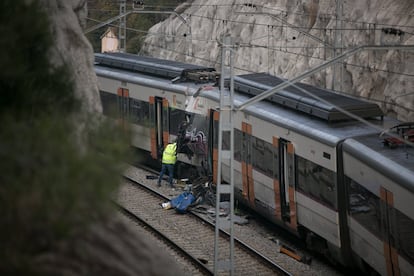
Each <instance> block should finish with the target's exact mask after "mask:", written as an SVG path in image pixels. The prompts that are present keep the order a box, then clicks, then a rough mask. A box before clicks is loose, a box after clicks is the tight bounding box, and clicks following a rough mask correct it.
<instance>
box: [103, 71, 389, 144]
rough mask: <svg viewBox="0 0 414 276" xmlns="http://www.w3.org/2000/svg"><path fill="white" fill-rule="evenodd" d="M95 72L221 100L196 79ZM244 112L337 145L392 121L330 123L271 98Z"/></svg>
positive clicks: (242, 97)
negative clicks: (177, 80) (176, 79)
mask: <svg viewBox="0 0 414 276" xmlns="http://www.w3.org/2000/svg"><path fill="white" fill-rule="evenodd" d="M95 71H96V73H97V74H98V75H99V76H103V77H106V78H112V79H116V80H120V81H125V82H129V83H136V84H140V85H146V86H149V87H154V88H158V89H163V90H167V91H173V92H175V93H180V94H185V95H194V94H195V93H198V94H199V95H200V96H203V97H206V98H209V99H211V100H213V101H216V102H219V101H220V92H219V89H218V87H213V89H209V90H202V91H198V89H199V88H200V87H201V85H200V84H197V83H195V82H194V81H186V82H185V81H183V82H180V83H173V82H172V81H171V79H167V78H162V77H159V76H156V75H148V74H143V73H140V72H136V71H133V70H128V69H123V68H114V67H107V66H102V65H101V64H95ZM249 98H251V96H250V95H247V94H244V93H235V97H234V104H235V105H236V106H237V105H240V104H242V103H244V102H246V101H247V100H248V99H249ZM243 112H245V113H247V114H251V115H252V116H255V117H258V118H260V119H262V120H265V121H268V122H270V123H274V124H278V125H280V126H281V127H285V128H287V129H291V130H293V131H295V132H297V133H300V134H302V135H305V136H308V137H310V138H312V139H315V140H318V141H321V142H323V143H325V144H327V145H330V146H336V145H337V144H338V143H339V142H340V141H342V140H344V139H346V138H349V137H353V136H358V135H366V134H368V133H379V132H380V131H379V130H378V129H379V128H383V127H384V125H385V124H388V121H387V120H388V118H385V119H384V120H380V119H378V118H373V119H369V121H370V123H371V124H372V125H376V126H377V127H378V129H375V128H372V127H369V126H367V125H366V124H364V123H361V122H359V121H350V120H348V121H338V122H335V123H330V122H329V121H326V120H322V119H320V118H318V117H314V116H309V114H305V113H302V112H299V111H298V110H295V109H290V108H286V107H283V106H280V105H277V104H275V103H272V102H268V101H260V102H257V103H255V104H254V105H251V106H248V107H247V108H246V109H244V110H243ZM392 124H394V123H392ZM390 125H391V124H390Z"/></svg>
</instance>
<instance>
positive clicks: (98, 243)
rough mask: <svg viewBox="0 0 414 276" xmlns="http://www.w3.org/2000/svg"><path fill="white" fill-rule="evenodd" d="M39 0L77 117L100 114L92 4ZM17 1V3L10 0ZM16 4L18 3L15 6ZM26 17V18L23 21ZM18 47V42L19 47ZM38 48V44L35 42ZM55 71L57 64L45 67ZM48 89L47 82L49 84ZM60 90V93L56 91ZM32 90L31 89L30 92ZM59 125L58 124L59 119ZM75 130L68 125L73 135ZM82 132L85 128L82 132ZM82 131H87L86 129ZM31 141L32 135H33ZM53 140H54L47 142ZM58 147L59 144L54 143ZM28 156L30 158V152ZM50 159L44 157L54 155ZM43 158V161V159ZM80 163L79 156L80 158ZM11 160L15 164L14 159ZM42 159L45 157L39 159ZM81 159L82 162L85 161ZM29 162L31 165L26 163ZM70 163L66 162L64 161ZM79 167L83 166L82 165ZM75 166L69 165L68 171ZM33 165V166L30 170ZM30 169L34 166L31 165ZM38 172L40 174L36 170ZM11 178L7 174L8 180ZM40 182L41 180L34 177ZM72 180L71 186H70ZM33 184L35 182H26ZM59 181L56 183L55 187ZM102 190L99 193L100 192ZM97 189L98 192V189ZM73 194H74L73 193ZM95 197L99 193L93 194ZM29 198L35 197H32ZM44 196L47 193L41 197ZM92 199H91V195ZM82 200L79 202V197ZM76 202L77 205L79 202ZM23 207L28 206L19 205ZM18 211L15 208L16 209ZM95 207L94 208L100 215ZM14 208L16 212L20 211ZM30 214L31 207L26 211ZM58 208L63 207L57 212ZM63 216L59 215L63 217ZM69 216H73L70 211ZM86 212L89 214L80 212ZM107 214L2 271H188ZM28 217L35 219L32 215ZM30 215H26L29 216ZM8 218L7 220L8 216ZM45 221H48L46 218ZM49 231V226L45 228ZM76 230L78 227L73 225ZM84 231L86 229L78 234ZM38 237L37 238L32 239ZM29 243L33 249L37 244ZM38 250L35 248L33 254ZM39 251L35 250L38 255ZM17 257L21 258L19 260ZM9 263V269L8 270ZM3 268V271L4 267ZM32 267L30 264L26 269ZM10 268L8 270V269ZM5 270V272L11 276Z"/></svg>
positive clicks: (45, 236)
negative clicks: (88, 26) (86, 27)
mask: <svg viewBox="0 0 414 276" xmlns="http://www.w3.org/2000/svg"><path fill="white" fill-rule="evenodd" d="M33 1H37V2H39V3H40V4H41V8H42V9H43V11H44V12H45V14H46V15H47V16H48V17H49V19H50V32H51V34H52V37H53V46H52V49H51V52H50V53H48V56H49V58H50V61H51V65H52V66H51V67H53V66H56V67H59V66H61V65H66V66H67V67H68V70H69V73H70V75H71V76H72V80H73V83H74V89H75V94H76V96H77V97H78V98H79V99H81V103H82V109H81V110H82V112H81V113H82V114H79V116H78V117H77V118H82V117H83V115H86V116H87V115H88V114H90V113H96V112H100V111H101V110H102V106H101V102H100V98H99V90H98V86H97V78H96V75H95V72H94V68H93V51H92V47H91V45H90V43H89V42H88V40H87V39H86V37H85V36H84V34H83V24H84V20H85V17H86V14H87V13H86V12H87V6H86V2H87V1H86V0H57V1H50V0H29V1H26V3H30V2H33ZM9 2H11V1H9ZM9 6H10V7H12V8H13V5H11V4H10V5H9ZM21 20H22V21H24V18H22V19H21ZM17 46H18V45H16V47H17ZM31 47H36V45H31ZM44 70H45V72H46V71H47V70H53V69H52V68H44ZM45 86H46V87H48V86H47V84H45ZM54 92H55V93H59V92H60V91H54ZM28 93H31V91H28ZM54 123H57V122H54ZM79 123H80V120H76V124H75V125H76V127H78V128H79V126H78V125H79ZM71 131H72V130H70V129H67V132H68V134H67V135H69V134H70V133H71ZM78 131H79V132H82V128H80V129H79V130H78ZM80 135H82V133H80ZM27 139H28V140H29V142H28V143H30V142H31V141H30V137H28V138H27ZM46 142H49V141H46ZM51 147H53V145H51ZM25 158H29V159H30V157H27V156H25ZM50 158H51V157H45V158H43V159H45V160H46V159H47V160H48V159H50ZM66 158H67V157H65V156H61V159H59V161H58V162H56V163H62V164H66ZM37 161H39V160H37ZM78 161H79V160H78ZM10 162H13V160H11V161H10ZM39 162H42V161H39ZM79 162H81V161H79ZM26 165H27V164H26ZM62 166H65V165H62ZM79 166H82V165H81V163H79ZM68 167H69V165H66V167H65V168H66V170H69V169H68ZM25 168H26V167H25ZM56 168H57V169H59V165H56V166H51V167H47V166H46V167H45V168H44V169H45V170H53V169H56ZM26 169H27V168H26ZM29 170H30V169H29ZM33 175H34V173H33ZM6 179H7V178H6ZM77 180H78V181H83V182H84V184H85V187H87V188H85V191H82V192H84V193H88V189H89V192H91V191H90V190H91V187H90V186H88V184H90V183H88V181H90V179H86V178H82V179H80V178H79V179H77ZM33 182H35V181H33ZM67 183H70V181H69V182H66V184H65V185H67ZM24 184H25V185H30V184H32V183H24ZM55 184H56V183H50V185H55ZM55 190H59V189H58V188H56V189H53V191H54V192H53V193H49V196H50V197H53V198H48V200H49V201H56V202H59V198H55V197H56V195H58V194H59V193H58V192H56V191H55ZM99 192H102V191H96V193H99ZM92 193H93V192H92ZM39 194H41V193H36V194H35V195H32V197H34V199H33V198H32V197H30V196H27V197H23V199H21V201H22V202H23V201H30V202H32V201H37V200H39V198H38V197H39ZM71 196H73V195H68V197H71ZM91 197H93V195H92V196H91ZM28 198H29V199H28ZM40 200H41V197H40ZM89 200H91V199H89ZM75 201H76V200H75ZM74 204H75V203H74ZM18 206H19V208H22V207H21V206H24V205H22V204H18ZM13 211H14V212H15V210H13ZM94 211H95V210H90V212H91V213H94ZM14 212H13V214H15V213H14ZM26 212H28V213H30V212H31V210H25V214H26ZM56 212H58V211H56ZM60 215H61V214H56V216H60ZM65 215H67V214H65ZM78 215H80V216H82V215H84V214H78ZM33 216H34V217H37V218H40V220H42V219H43V220H44V219H45V217H46V215H43V213H42V214H41V215H39V214H36V216H35V215H33ZM107 216H108V217H109V218H108V217H107V218H102V219H101V220H100V221H98V222H95V223H93V225H90V226H89V227H87V230H86V231H82V232H80V231H75V230H73V232H75V233H77V234H76V235H72V236H71V237H70V240H61V241H59V243H58V244H51V245H48V247H47V248H46V245H43V247H45V249H43V250H42V251H41V254H40V255H39V254H38V255H35V256H34V257H33V258H32V259H31V260H30V263H29V264H26V263H18V265H19V267H13V266H12V265H10V264H9V263H7V264H6V266H2V265H0V274H1V272H3V270H5V269H10V268H9V267H12V269H13V272H14V271H20V270H21V269H22V268H20V265H21V266H23V267H25V266H29V267H30V269H31V270H30V271H34V272H35V274H29V275H131V276H132V275H182V272H181V271H180V269H179V268H178V266H177V265H176V264H175V263H174V261H173V260H172V259H171V258H170V257H169V256H167V255H166V254H165V253H164V252H162V251H160V250H159V249H158V248H157V247H155V246H154V245H153V244H152V243H150V242H149V241H148V240H146V239H144V238H143V237H142V235H140V234H137V231H136V229H135V228H131V226H128V225H127V223H126V222H125V220H122V219H120V218H117V217H116V216H117V215H116V213H110V212H109V214H108V215H107ZM27 217H30V215H28V216H27ZM25 219H26V218H25ZM6 221H7V219H6ZM39 223H44V222H43V221H41V222H39ZM41 229H43V228H41ZM60 230H61V232H62V231H63V232H65V231H68V230H67V229H60ZM71 230H72V229H71ZM33 231H34V232H35V233H36V237H37V236H38V237H39V239H40V240H42V241H43V243H44V244H47V241H48V240H49V239H51V237H50V236H53V234H51V233H53V231H52V230H49V229H47V231H42V232H40V231H39V229H37V228H35V226H34V230H33ZM78 232H80V233H78ZM32 238H33V237H32ZM27 246H28V248H29V249H28V250H32V247H30V246H29V245H27ZM31 253H32V252H31ZM32 254H33V253H32ZM13 261H16V260H13ZM5 267H6V268H5ZM2 269H3V270H2ZM25 269H26V268H25ZM6 271H8V270H6ZM6 274H7V275H28V274H27V273H17V274H15V273H6ZM6 274H2V275H6Z"/></svg>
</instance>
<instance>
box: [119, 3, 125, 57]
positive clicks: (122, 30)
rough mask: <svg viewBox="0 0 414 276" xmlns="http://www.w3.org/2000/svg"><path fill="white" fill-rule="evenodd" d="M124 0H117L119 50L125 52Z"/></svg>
mask: <svg viewBox="0 0 414 276" xmlns="http://www.w3.org/2000/svg"><path fill="white" fill-rule="evenodd" d="M125 13H126V0H119V16H120V18H119V34H118V39H119V44H118V48H119V52H121V53H125V52H126V16H125Z"/></svg>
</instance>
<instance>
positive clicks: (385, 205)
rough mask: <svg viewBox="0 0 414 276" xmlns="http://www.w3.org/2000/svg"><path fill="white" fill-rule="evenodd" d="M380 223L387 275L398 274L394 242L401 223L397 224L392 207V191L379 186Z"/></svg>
mask: <svg viewBox="0 0 414 276" xmlns="http://www.w3.org/2000/svg"><path fill="white" fill-rule="evenodd" d="M380 195H381V204H380V206H381V207H380V208H381V214H382V216H381V220H382V222H381V224H382V225H383V229H384V256H385V262H386V267H387V275H396V276H397V275H400V274H401V273H400V268H399V264H398V252H397V250H396V248H395V243H396V242H397V240H398V234H397V232H398V229H396V227H397V226H398V227H402V228H404V226H403V225H397V222H396V212H395V209H394V208H393V207H394V195H393V193H392V192H390V191H388V190H386V189H385V188H383V187H381V192H380Z"/></svg>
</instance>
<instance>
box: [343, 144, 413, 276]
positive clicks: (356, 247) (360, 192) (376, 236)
mask: <svg viewBox="0 0 414 276" xmlns="http://www.w3.org/2000/svg"><path fill="white" fill-rule="evenodd" d="M410 158H412V157H410ZM370 159H371V160H370ZM380 159H381V157H380V156H379V154H378V153H375V152H372V151H371V150H370V149H369V148H368V147H365V146H363V145H362V144H359V143H357V142H356V141H354V140H351V141H347V147H345V150H344V172H345V179H346V180H345V181H346V185H347V187H348V191H349V199H348V200H349V207H348V208H349V210H348V212H349V217H348V221H349V231H350V240H351V247H352V250H353V251H354V252H355V253H356V254H357V255H358V256H359V257H360V258H361V259H362V260H363V261H364V262H365V263H366V264H368V265H369V266H371V267H373V268H375V270H377V271H378V272H379V273H380V274H381V275H412V273H413V272H414V209H413V208H412V204H413V202H414V191H413V188H412V187H411V188H410V184H411V185H413V186H414V174H413V173H412V171H411V172H409V171H408V168H407V167H405V168H404V167H400V168H399V167H398V166H395V164H393V162H392V161H391V160H388V166H389V169H393V167H395V169H396V170H397V171H398V172H397V171H396V175H397V174H405V173H408V174H411V177H412V178H411V177H408V178H407V179H410V178H411V179H412V181H411V183H409V181H408V183H406V184H408V185H403V183H402V182H401V181H399V180H397V179H394V178H392V174H388V175H387V174H384V171H383V170H379V168H377V167H376V166H375V161H374V160H380ZM385 165H386V164H385Z"/></svg>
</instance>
